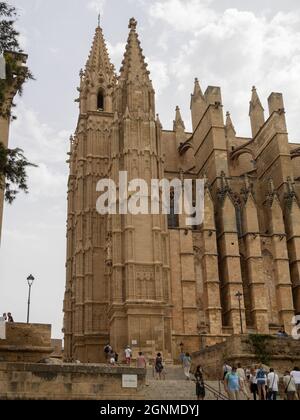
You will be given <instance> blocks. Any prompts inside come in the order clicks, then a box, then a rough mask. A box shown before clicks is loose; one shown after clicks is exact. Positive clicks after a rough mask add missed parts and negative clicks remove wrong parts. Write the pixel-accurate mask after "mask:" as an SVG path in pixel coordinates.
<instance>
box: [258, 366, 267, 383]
mask: <svg viewBox="0 0 300 420" xmlns="http://www.w3.org/2000/svg"><path fill="white" fill-rule="evenodd" d="M265 376H266V374H265V371H264V370H263V369H259V371H258V372H257V374H256V379H263V380H264V379H265Z"/></svg>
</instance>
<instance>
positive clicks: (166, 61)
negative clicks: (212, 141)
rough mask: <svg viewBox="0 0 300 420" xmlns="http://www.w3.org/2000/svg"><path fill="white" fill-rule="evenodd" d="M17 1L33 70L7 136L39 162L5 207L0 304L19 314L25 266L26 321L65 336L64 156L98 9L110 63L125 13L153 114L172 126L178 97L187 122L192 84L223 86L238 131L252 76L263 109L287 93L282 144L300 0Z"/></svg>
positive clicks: (290, 103)
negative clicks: (152, 97)
mask: <svg viewBox="0 0 300 420" xmlns="http://www.w3.org/2000/svg"><path fill="white" fill-rule="evenodd" d="M9 3H10V4H12V5H14V6H16V7H17V8H18V11H19V19H18V22H17V27H18V30H19V31H20V32H21V37H20V41H21V43H22V46H23V49H24V50H25V51H26V52H27V53H28V55H29V59H28V65H29V67H30V69H31V71H32V72H33V74H34V76H35V78H36V80H35V81H33V82H29V83H27V85H26V87H25V89H24V95H23V96H22V98H18V99H17V104H18V106H17V108H16V110H15V113H16V115H17V117H18V119H17V121H15V122H13V124H12V126H11V133H10V146H11V147H21V148H22V149H24V151H25V154H26V156H27V157H28V159H29V160H30V161H32V162H34V163H36V164H38V168H32V169H30V170H29V171H28V175H29V188H30V194H28V195H24V194H20V195H19V197H18V199H17V201H16V202H15V203H14V204H13V205H12V206H9V205H7V206H6V208H5V215H4V225H3V235H2V243H1V248H0V312H9V311H10V312H12V313H13V315H14V317H15V321H18V322H25V321H26V311H27V293H28V285H27V282H26V278H27V277H28V275H29V274H33V275H34V277H35V279H36V280H35V282H34V285H33V288H32V300H31V312H30V315H31V318H30V320H31V321H32V322H36V323H49V324H52V325H53V332H52V334H53V337H54V338H60V337H62V333H61V329H62V319H63V314H62V304H63V295H64V287H65V259H66V257H65V254H66V239H65V236H66V190H67V177H68V166H67V164H66V160H67V152H68V147H69V137H70V135H71V134H72V133H73V132H74V130H75V127H76V122H77V118H78V104H76V103H75V102H74V99H76V97H77V95H78V92H77V91H76V88H77V86H78V84H79V76H78V75H79V71H80V69H81V68H82V67H84V65H85V62H86V60H87V57H88V53H89V50H90V47H91V43H92V39H93V35H94V31H95V27H96V26H97V21H98V18H97V16H98V13H99V11H101V26H102V27H103V30H104V34H105V37H106V41H107V45H108V49H109V52H110V56H111V59H112V61H113V63H114V64H115V66H116V68H117V69H119V67H120V63H121V61H122V56H123V53H124V50H125V43H126V40H127V36H128V21H129V19H130V18H131V17H132V16H134V17H135V18H136V19H137V20H138V22H139V24H138V32H139V34H140V39H141V42H142V47H143V49H144V53H145V56H146V58H147V62H148V63H149V69H150V71H151V75H152V79H153V84H154V88H155V90H156V99H157V112H159V114H160V118H161V121H162V123H163V126H164V128H165V129H171V128H172V124H173V119H174V115H175V107H176V105H179V106H180V108H181V111H182V116H183V118H184V120H185V124H186V127H187V129H190V126H191V121H190V111H189V106H190V94H191V93H192V90H193V85H194V79H195V77H198V78H199V80H200V83H201V86H202V89H203V90H205V89H206V87H207V86H208V85H213V86H221V88H222V94H223V104H224V112H225V111H230V112H231V115H232V120H233V123H234V125H235V127H236V130H237V133H238V135H240V136H248V135H250V123H249V117H248V112H249V100H250V96H251V89H252V86H253V85H255V86H256V87H257V89H258V93H259V95H260V98H261V100H262V103H263V105H264V106H265V109H266V114H267V113H268V111H267V109H268V107H267V98H268V96H269V94H270V93H271V92H274V91H275V92H282V93H283V94H284V99H285V106H286V111H287V121H288V127H289V133H290V141H291V142H298V143H299V142H300V125H299V123H298V120H299V115H300V103H298V102H299V100H298V98H299V92H300V5H299V1H298V0H285V1H284V2H282V0H265V1H264V0H243V1H242V0H109V1H108V0H107V1H106V0H91V1H89V0H51V1H50V0H10V2H9Z"/></svg>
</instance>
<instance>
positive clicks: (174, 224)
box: [168, 189, 179, 229]
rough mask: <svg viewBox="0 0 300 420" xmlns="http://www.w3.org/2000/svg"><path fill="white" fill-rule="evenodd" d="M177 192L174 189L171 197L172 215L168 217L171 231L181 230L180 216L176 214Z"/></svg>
mask: <svg viewBox="0 0 300 420" xmlns="http://www.w3.org/2000/svg"><path fill="white" fill-rule="evenodd" d="M175 204H176V203H175V192H174V189H172V190H171V197H170V214H169V215H168V227H169V229H177V228H179V215H178V214H175Z"/></svg>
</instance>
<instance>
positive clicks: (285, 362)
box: [193, 336, 300, 380]
mask: <svg viewBox="0 0 300 420" xmlns="http://www.w3.org/2000/svg"><path fill="white" fill-rule="evenodd" d="M264 353H265V354H267V355H268V356H269V359H270V361H269V365H270V366H271V367H273V368H274V369H275V370H277V371H278V372H279V373H284V372H285V371H286V370H292V369H293V368H294V367H295V366H299V365H300V341H296V340H293V339H292V338H277V337H272V336H270V339H268V340H267V341H266V344H265V348H264ZM224 361H227V362H228V363H229V365H231V366H234V365H235V366H236V365H237V364H238V363H241V364H242V366H243V367H244V368H246V367H251V366H252V365H253V364H258V363H260V360H259V357H258V354H257V352H256V350H255V348H254V347H253V345H252V343H251V341H250V338H249V336H242V337H241V336H233V337H230V338H228V339H227V341H226V342H224V343H220V344H216V345H215V346H212V347H208V348H206V349H205V350H202V351H200V352H198V353H194V354H193V365H194V366H198V365H202V367H203V368H204V371H205V372H206V375H205V376H206V379H211V380H219V379H222V367H223V364H224Z"/></svg>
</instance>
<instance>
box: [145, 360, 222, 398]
mask: <svg viewBox="0 0 300 420" xmlns="http://www.w3.org/2000/svg"><path fill="white" fill-rule="evenodd" d="M191 377H192V375H191ZM206 385H208V386H209V387H211V388H213V389H214V390H215V391H217V392H218V391H219V383H218V382H217V381H216V382H206ZM221 393H222V394H225V392H224V387H223V385H222V388H221ZM217 399H218V398H217V396H216V395H215V394H214V393H213V392H211V391H209V390H206V398H205V400H217ZM145 400H148V401H196V400H197V397H196V384H195V382H193V381H187V380H186V378H185V376H184V373H183V369H182V367H181V366H171V365H167V367H166V375H165V379H164V380H157V379H156V378H155V376H154V373H153V369H152V368H148V370H147V380H146V387H145Z"/></svg>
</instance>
